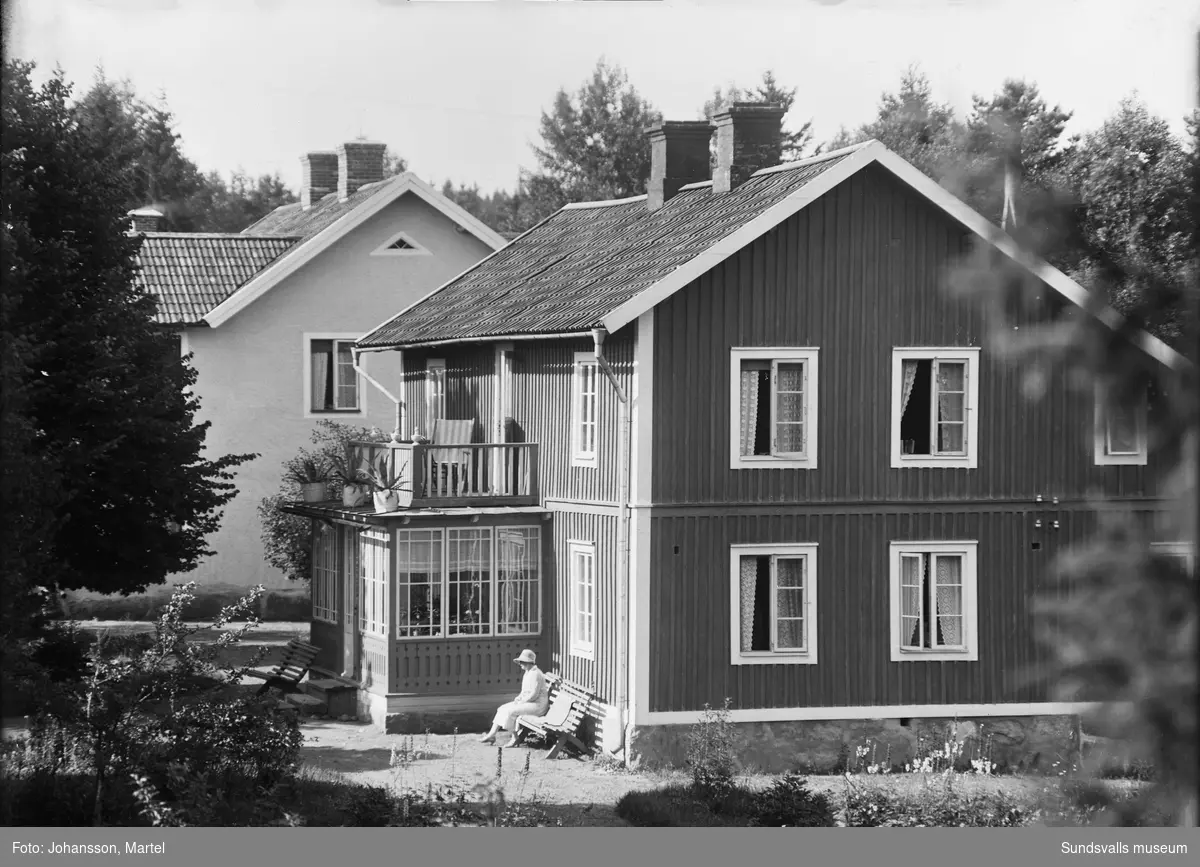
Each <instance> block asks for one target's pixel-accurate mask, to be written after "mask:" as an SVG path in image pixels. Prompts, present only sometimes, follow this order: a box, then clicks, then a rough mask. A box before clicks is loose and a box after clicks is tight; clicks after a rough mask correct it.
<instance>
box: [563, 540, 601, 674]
mask: <svg viewBox="0 0 1200 867" xmlns="http://www.w3.org/2000/svg"><path fill="white" fill-rule="evenodd" d="M567 558H568V562H569V573H570V581H571V624H570V637H571V653H572V654H574V655H575V656H582V657H584V658H585V659H592V658H593V656H594V654H595V651H596V546H595V544H594V543H592V542H569V543H568V544H567Z"/></svg>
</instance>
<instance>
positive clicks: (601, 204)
mask: <svg viewBox="0 0 1200 867" xmlns="http://www.w3.org/2000/svg"><path fill="white" fill-rule="evenodd" d="M645 198H646V194H645V193H642V194H641V195H640V196H630V197H629V198H627V199H603V200H601V201H598V202H571V203H570V204H566V205H563V206H562V207H561V208H560V209H559V210H562V211H579V210H582V209H584V208H611V207H613V206H614V205H628V204H629V203H630V202H641V201H643V200H644V199H645Z"/></svg>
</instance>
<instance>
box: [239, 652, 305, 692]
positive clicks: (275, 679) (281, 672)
mask: <svg viewBox="0 0 1200 867" xmlns="http://www.w3.org/2000/svg"><path fill="white" fill-rule="evenodd" d="M320 652H321V648H319V647H316V646H314V645H312V644H309V643H307V642H304V641H301V640H300V639H299V638H293V639H292V640H291V641H289V642H288V643H287V648H286V649H285V650H284V652H283V659H282V660H281V661H280V663H279V664H278V665H277V666H275V668H274V670H273V671H271V672H270V673H269V674H263V673H262V672H261V671H253V670H251V671H247V672H246V676H247V677H261V678H263V679H264V680H265V681H266V683H264V684H263V685H262V686H261V687H259V690H258V692H257V693H255V695H262V694H263V693H264V692H266V691H267V690H268V689H270V688H271V687H275V688H276V689H279V690H282V691H283V692H285V693H294V692H300V680H301V678H303V677H304V675H305V674H306V673H307V672H308V668H309V666H311V665H312V663H313V660H314V659H316V657H317V654H318V653H320Z"/></svg>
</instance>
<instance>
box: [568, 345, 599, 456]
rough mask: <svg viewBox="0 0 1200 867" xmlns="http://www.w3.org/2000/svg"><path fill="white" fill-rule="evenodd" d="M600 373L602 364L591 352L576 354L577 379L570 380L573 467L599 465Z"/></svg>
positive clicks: (573, 377)
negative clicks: (598, 375)
mask: <svg viewBox="0 0 1200 867" xmlns="http://www.w3.org/2000/svg"><path fill="white" fill-rule="evenodd" d="M598 372H599V364H597V362H596V356H595V355H593V354H592V353H590V352H576V353H575V367H574V375H573V376H572V378H571V381H572V387H571V463H572V464H574V465H575V466H585V467H591V466H595V465H596V430H597V427H598V426H597V423H596V422H597V418H598V412H597V411H598V406H599V401H598V398H597V396H598V389H597V379H596V377H597V374H598Z"/></svg>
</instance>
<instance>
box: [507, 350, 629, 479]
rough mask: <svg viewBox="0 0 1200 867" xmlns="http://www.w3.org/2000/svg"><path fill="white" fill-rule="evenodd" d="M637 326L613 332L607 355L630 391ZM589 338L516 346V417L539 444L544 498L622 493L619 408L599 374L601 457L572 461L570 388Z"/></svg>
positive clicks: (520, 431) (521, 430)
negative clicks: (579, 463) (580, 463)
mask: <svg viewBox="0 0 1200 867" xmlns="http://www.w3.org/2000/svg"><path fill="white" fill-rule="evenodd" d="M633 330H634V329H633V327H630V328H628V329H625V330H624V331H622V332H621V333H619V334H616V335H613V336H611V337H610V338H609V339H608V341H607V342H606V343H605V346H604V355H605V358H607V359H608V361H609V363H610V364H611V365H612V367H613V369H614V371H615V372H616V375H617V378H618V381H619V382H620V383H621V387H622V388H623V389H624V390H625V392H626V393H627V394H628V393H629V392H630V390H631V388H632V384H633V376H632V373H633V333H632V332H633ZM593 348H594V347H593V344H592V342H591V341H590V340H558V341H521V342H518V343H516V344H514V347H513V418H514V420H515V422H516V426H517V430H516V435H517V439H518V441H520V442H536V443H538V467H539V479H538V484H539V490H540V491H541V494H542V498H543V499H546V498H563V499H574V500H583V501H589V502H601V503H615V502H616V501H617V496H618V493H619V487H618V482H619V474H618V465H617V464H618V448H619V445H620V442H619V440H618V436H619V433H618V430H617V428H618V424H617V420H618V409H619V406H620V403H619V401H618V400H617V397H616V394H615V393H614V391H613V388H612V385H611V384H610V383H609V382H608V380H607V378H605V377H604V376H603V374H600V375H599V376H598V378H597V383H596V386H597V390H598V394H599V408H598V419H597V461H598V464H597V466H595V467H573V466H571V391H572V374H573V370H574V364H575V353H576V352H590V351H592V350H593Z"/></svg>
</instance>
